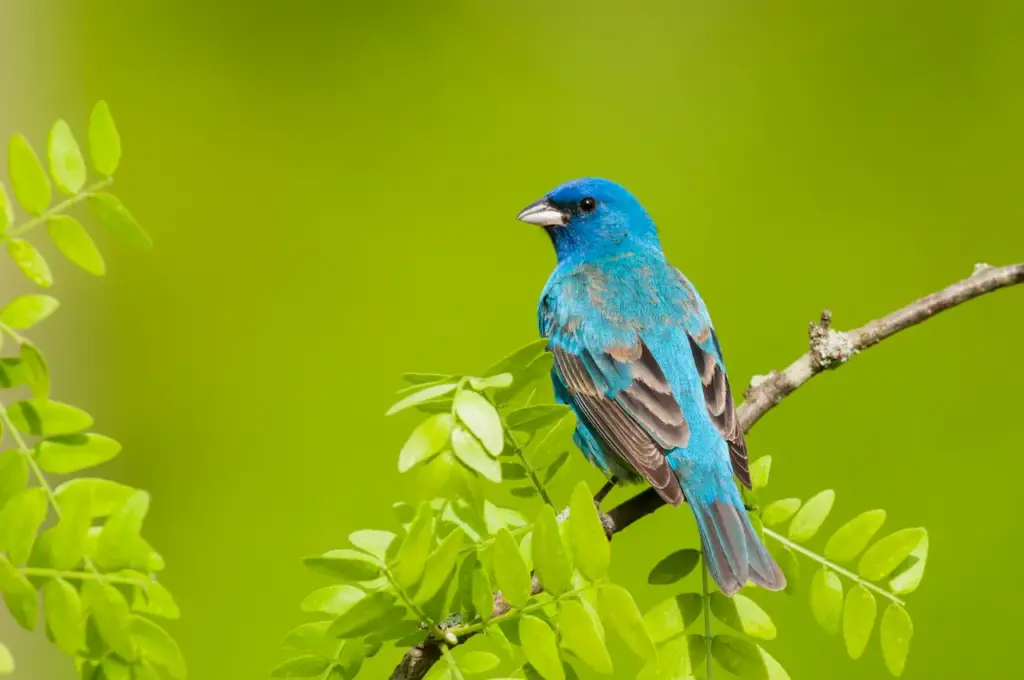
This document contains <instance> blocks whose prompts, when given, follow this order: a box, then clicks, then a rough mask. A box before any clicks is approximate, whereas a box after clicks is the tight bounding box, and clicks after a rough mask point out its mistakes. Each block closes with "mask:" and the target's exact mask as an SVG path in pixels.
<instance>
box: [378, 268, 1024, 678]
mask: <svg viewBox="0 0 1024 680" xmlns="http://www.w3.org/2000/svg"><path fill="white" fill-rule="evenodd" d="M1021 282H1024V263H1020V264H1013V265H1008V266H1006V267H990V266H989V265H976V266H975V268H974V274H973V275H972V276H970V277H969V278H966V279H964V280H962V281H958V282H957V283H954V284H953V285H951V286H949V287H947V288H944V289H943V290H940V291H939V292H937V293H932V294H931V295H928V296H925V297H923V298H921V299H920V300H917V301H915V302H912V303H911V304H909V305H907V306H906V307H903V308H902V309H899V310H896V311H895V312H892V313H891V314H889V315H887V316H884V317H882V318H881V319H875V320H874V321H870V322H868V323H867V324H865V325H863V326H861V327H860V328H856V329H854V330H852V331H845V332H843V331H837V330H835V329H833V328H832V327H831V323H832V314H831V313H830V312H829V311H827V310H826V311H824V312H822V314H821V320H820V321H819V322H817V323H812V324H811V325H810V329H809V335H810V347H809V348H808V351H807V353H806V354H804V355H803V356H801V357H800V358H799V359H797V360H796V361H794V362H793V363H792V364H790V365H789V367H788V368H786V370H784V371H782V372H777V371H772V372H771V373H769V374H768V375H767V376H755V377H754V378H753V379H752V380H751V382H750V387H748V388H747V389H746V390H745V391H744V393H743V398H744V401H743V403H742V404H741V405H740V406H739V407H738V408H737V410H736V412H737V415H738V417H739V419H740V424H741V426H742V428H743V431H744V432H748V431H749V430H750V428H752V427H753V426H754V424H755V423H756V422H757V421H758V420H760V419H761V417H762V416H764V414H766V413H767V412H768V411H770V410H771V409H772V408H774V407H775V405H776V404H778V403H779V402H780V401H782V400H783V399H785V398H786V397H787V396H788V395H790V394H792V393H793V392H794V391H796V389H797V388H799V387H800V386H801V385H803V384H804V383H806V382H807V381H808V380H810V379H811V378H813V377H814V376H816V375H818V374H819V373H822V372H823V371H825V370H827V369H834V368H838V367H839V366H841V365H843V364H844V363H846V362H847V361H849V360H850V358H851V357H852V356H853V355H854V354H857V353H858V352H860V351H861V350H865V349H867V348H869V347H871V346H872V345H876V344H878V343H879V342H881V341H882V340H885V339H886V338H888V337H889V336H891V335H894V334H896V333H898V332H899V331H901V330H904V329H906V328H910V327H911V326H916V325H917V324H919V323H922V322H924V321H927V320H928V319H930V318H931V317H933V316H935V315H936V314H938V313H939V312H942V311H945V310H947V309H950V308H952V307H956V306H957V305H959V304H962V303H964V302H967V301H968V300H973V299H974V298H976V297H980V296H981V295H984V294H985V293H990V292H992V291H994V290H998V289H1000V288H1006V287H1009V286H1013V285H1016V284H1018V283H1021ZM662 505H664V501H663V500H662V499H661V497H660V496H658V494H657V493H656V492H655V491H654V490H653V489H647V490H645V491H643V492H641V493H639V494H637V495H636V496H633V497H632V498H630V499H629V500H627V501H625V502H623V503H621V504H619V505H618V506H616V507H614V508H612V509H611V510H610V511H609V512H608V513H607V514H605V513H601V521H602V522H603V523H604V527H605V531H606V532H607V534H608V538H609V540H610V539H611V538H612V536H614V535H615V534H617V533H619V532H620V531H623V530H624V529H625V528H626V527H628V526H629V525H631V524H633V523H634V522H636V521H638V520H640V519H642V518H644V517H646V516H647V515H650V514H651V513H653V512H654V511H655V510H657V509H658V508H660V507H661V506H662ZM540 590H541V587H540V583H539V582H538V581H537V579H536V578H535V579H534V580H533V592H534V594H537V593H539V592H540ZM509 609H510V607H509V604H508V602H506V601H505V598H504V597H502V595H501V593H497V594H495V596H494V616H497V615H499V614H503V613H505V612H507V611H508V610H509ZM460 642H461V640H460ZM440 657H441V650H440V648H439V646H438V644H437V642H436V641H435V640H434V639H433V638H428V639H426V640H424V641H423V642H421V643H420V644H418V645H416V646H415V647H412V648H411V649H409V651H407V652H406V653H405V657H404V658H403V659H402V662H401V663H400V664H399V665H398V667H397V668H396V669H395V671H394V672H393V673H392V675H391V680H421V678H423V677H424V676H425V675H426V674H427V672H428V671H429V670H430V668H431V666H433V665H434V664H435V663H436V662H437V660H438V659H439V658H440Z"/></svg>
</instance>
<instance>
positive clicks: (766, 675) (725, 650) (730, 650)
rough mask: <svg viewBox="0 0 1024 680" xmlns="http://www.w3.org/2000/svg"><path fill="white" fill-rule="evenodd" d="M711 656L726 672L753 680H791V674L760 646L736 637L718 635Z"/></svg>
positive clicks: (713, 642)
mask: <svg viewBox="0 0 1024 680" xmlns="http://www.w3.org/2000/svg"><path fill="white" fill-rule="evenodd" d="M711 656H713V657H714V659H715V661H717V662H718V663H719V665H721V666H722V668H724V669H725V670H727V671H729V672H730V673H732V674H733V675H738V676H740V677H741V678H751V680H789V674H788V673H786V671H785V669H783V668H782V666H780V665H779V662H778V661H776V660H775V659H773V658H772V657H771V656H770V655H769V654H768V652H766V651H764V649H763V648H762V647H761V646H760V645H756V644H754V643H753V642H750V641H748V640H744V639H742V638H738V637H736V636H734V635H716V636H715V637H714V638H712V640H711Z"/></svg>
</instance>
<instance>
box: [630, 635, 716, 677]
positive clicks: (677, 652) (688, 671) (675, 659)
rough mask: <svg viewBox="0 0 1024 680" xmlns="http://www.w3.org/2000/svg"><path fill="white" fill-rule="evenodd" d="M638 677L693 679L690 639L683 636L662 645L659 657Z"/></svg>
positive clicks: (645, 667)
mask: <svg viewBox="0 0 1024 680" xmlns="http://www.w3.org/2000/svg"><path fill="white" fill-rule="evenodd" d="M701 642H703V639H701ZM701 649H703V647H702V648H701ZM636 678H637V680H679V679H680V678H683V679H684V680H691V679H692V678H693V665H692V664H691V659H690V640H688V639H687V638H686V636H683V637H681V638H677V639H675V640H670V641H669V642H667V643H665V644H664V645H662V646H661V648H660V649H659V650H658V656H657V658H655V659H654V660H653V661H651V662H649V663H648V664H647V665H646V666H644V667H643V669H642V670H641V671H640V674H639V675H637V676H636Z"/></svg>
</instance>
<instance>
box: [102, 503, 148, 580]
mask: <svg viewBox="0 0 1024 680" xmlns="http://www.w3.org/2000/svg"><path fill="white" fill-rule="evenodd" d="M147 512H149V494H148V493H146V492H145V491H136V492H135V493H133V494H132V495H131V496H130V497H129V498H128V501H127V502H126V503H125V504H124V505H122V506H121V508H120V509H119V510H118V511H117V512H115V513H114V514H112V515H111V516H110V517H109V518H108V519H107V521H106V522H105V523H104V525H103V529H102V530H101V531H100V534H99V537H98V538H97V540H96V556H95V557H96V562H97V563H98V564H99V565H100V566H102V567H104V568H105V569H108V570H114V569H124V568H126V567H141V566H144V564H145V561H146V560H147V558H148V556H149V552H150V549H149V548H148V546H147V545H146V544H145V543H144V542H143V541H142V540H141V534H142V522H143V520H145V519H146V513H147Z"/></svg>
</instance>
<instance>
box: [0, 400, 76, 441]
mask: <svg viewBox="0 0 1024 680" xmlns="http://www.w3.org/2000/svg"><path fill="white" fill-rule="evenodd" d="M7 414H8V415H9V416H10V418H11V423H12V424H13V425H14V427H16V428H18V429H19V430H21V431H22V432H24V433H26V434H31V435H34V436H36V437H49V436H52V435H59V434H72V433H74V432H78V431H79V430H84V429H86V428H88V427H91V426H92V416H90V415H89V414H88V413H86V412H85V411H83V410H82V409H79V408H75V407H74V406H69V405H68V404H62V403H61V402H59V401H50V400H48V399H29V400H27V401H18V402H15V403H13V404H11V406H10V407H9V408H8V412H7Z"/></svg>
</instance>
